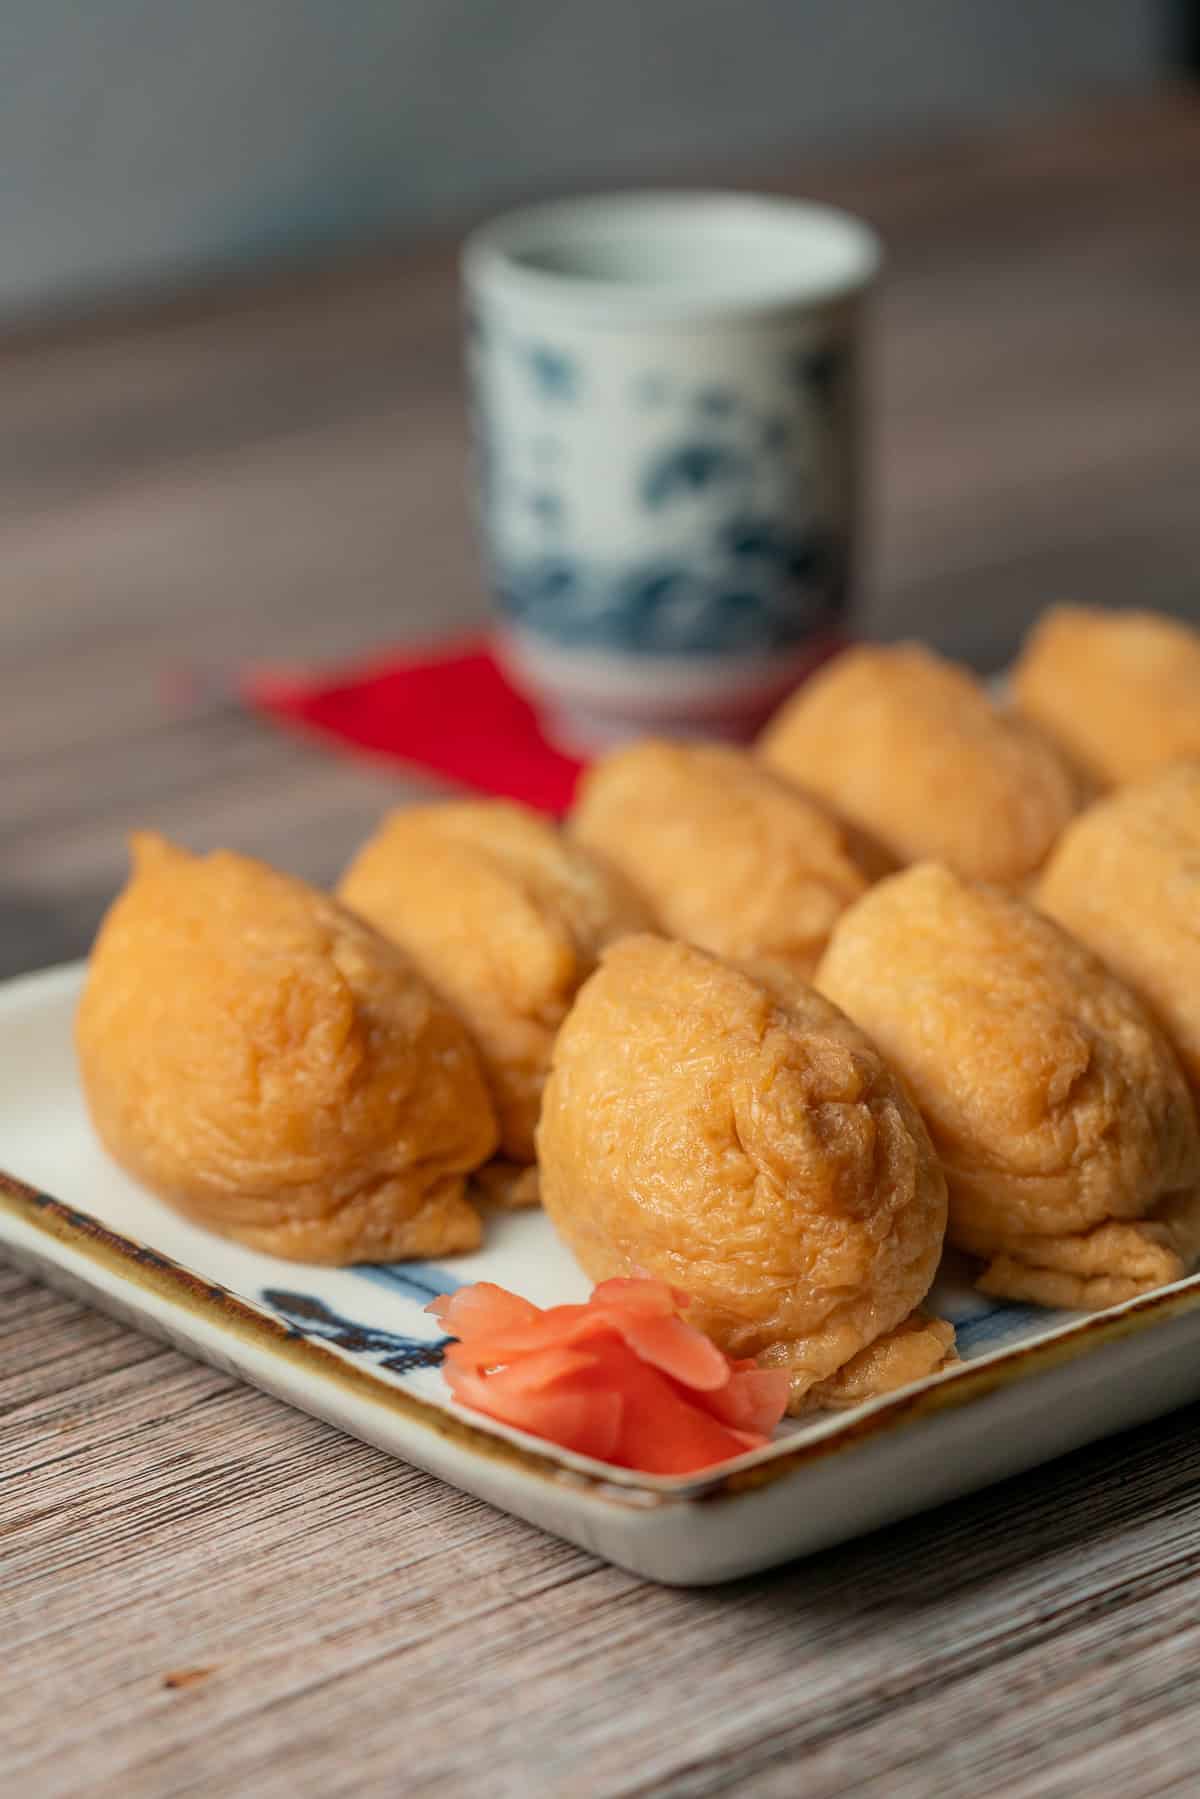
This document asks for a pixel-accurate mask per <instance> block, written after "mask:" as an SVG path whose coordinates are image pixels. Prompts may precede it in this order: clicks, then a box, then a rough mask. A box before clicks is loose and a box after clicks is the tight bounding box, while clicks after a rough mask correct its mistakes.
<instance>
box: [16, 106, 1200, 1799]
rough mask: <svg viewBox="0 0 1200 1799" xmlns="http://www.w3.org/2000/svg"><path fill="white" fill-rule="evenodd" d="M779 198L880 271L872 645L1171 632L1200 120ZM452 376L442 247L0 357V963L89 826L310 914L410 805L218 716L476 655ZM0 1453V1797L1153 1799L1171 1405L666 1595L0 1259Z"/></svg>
mask: <svg viewBox="0 0 1200 1799" xmlns="http://www.w3.org/2000/svg"><path fill="white" fill-rule="evenodd" d="M767 183H768V184H769V185H774V186H776V187H778V188H780V189H791V188H796V189H803V190H805V191H808V192H811V193H815V194H818V195H820V196H822V197H826V198H830V199H834V200H838V201H840V202H842V203H845V204H848V205H851V206H854V207H856V208H858V209H859V210H861V211H863V212H865V213H867V214H868V215H869V216H870V217H871V218H872V219H873V220H874V221H875V222H876V223H877V224H878V225H879V226H880V227H881V229H882V230H883V231H884V233H885V235H886V236H887V238H888V240H889V242H890V244H891V246H892V252H893V270H892V277H891V282H890V285H889V288H888V291H887V295H886V298H885V300H884V302H883V305H882V309H881V316H880V320H879V334H878V337H879V341H878V361H879V371H880V378H881V395H880V397H881V410H880V418H879V438H880V446H879V447H880V460H881V491H880V496H879V530H878V538H877V556H876V572H875V578H874V582H873V585H872V591H871V596H870V600H869V604H868V606H867V610H866V619H867V623H868V624H869V625H870V626H871V627H872V628H874V629H876V630H879V631H881V632H883V633H885V634H890V635H899V634H903V633H907V632H914V631H919V632H922V633H926V634H928V635H930V636H932V637H933V638H934V639H935V640H937V641H939V642H940V643H941V644H943V646H945V647H946V648H948V649H950V650H952V651H955V652H958V653H963V654H968V655H970V656H971V657H973V658H974V659H975V660H976V661H977V662H979V663H980V664H981V665H984V666H986V665H992V664H995V663H997V662H998V661H1000V660H1002V659H1003V658H1004V657H1005V656H1007V655H1008V654H1009V653H1010V651H1011V648H1012V645H1013V642H1014V641H1015V638H1016V636H1017V634H1018V633H1019V631H1020V629H1021V628H1022V626H1023V625H1024V624H1025V622H1026V621H1027V619H1028V617H1029V616H1030V615H1031V614H1032V613H1033V612H1034V611H1036V609H1037V608H1038V607H1039V606H1040V605H1041V604H1042V603H1043V602H1044V601H1045V600H1046V599H1048V598H1051V597H1054V596H1055V595H1056V594H1068V593H1069V594H1071V595H1074V596H1076V597H1079V598H1084V599H1099V600H1108V601H1112V602H1121V601H1132V600H1136V601H1141V602H1146V603H1156V604H1162V605H1168V606H1174V607H1176V608H1178V609H1180V610H1185V611H1186V610H1189V609H1190V610H1192V611H1193V613H1195V612H1197V611H1200V586H1198V584H1197V569H1198V568H1200V505H1198V504H1197V499H1196V494H1197V485H1196V483H1197V473H1198V469H1200V405H1198V403H1197V402H1198V400H1200V356H1198V355H1197V348H1198V342H1200V326H1198V324H1197V320H1198V319H1200V232H1198V231H1197V230H1196V225H1197V216H1198V215H1197V200H1196V195H1197V193H1198V192H1200V114H1198V113H1197V111H1196V109H1195V107H1194V106H1193V105H1191V104H1190V103H1189V102H1187V101H1186V100H1183V99H1179V100H1171V99H1167V100H1164V101H1163V102H1162V103H1161V104H1159V105H1156V106H1153V107H1139V108H1137V109H1134V110H1107V111H1104V112H1100V113H1095V114H1091V115H1088V116H1085V117H1082V118H1079V119H1076V120H1071V121H1067V122H1065V123H1064V122H1061V121H1060V122H1052V123H1048V124H1046V125H1045V126H1039V127H1037V128H1036V129H1030V130H1027V131H1025V132H1022V133H1020V134H1017V135H1009V136H1003V137H999V138H995V137H993V138H972V137H964V138H963V139H962V140H961V141H958V142H955V143H952V144H943V145H941V146H933V147H930V148H928V149H924V150H920V151H912V152H908V153H905V154H903V155H898V156H893V157H890V158H882V157H881V158H878V159H874V158H872V159H870V160H868V161H865V162H862V163H858V164H855V165H851V166H843V165H837V164H822V163H810V164H809V165H807V166H806V167H803V168H800V169H793V170H790V171H789V172H788V175H787V177H786V179H784V178H781V177H778V175H777V174H776V175H772V174H771V173H770V172H769V173H768V177H767ZM456 335H457V320H456V311H455V305H454V297H453V278H452V269H451V263H450V260H449V259H448V258H447V257H445V256H441V255H438V254H433V253H431V254H430V255H428V256H427V257H424V258H421V259H413V260H405V261H399V260H396V261H390V260H387V259H381V260H380V261H378V262H377V263H375V264H373V265H371V266H361V267H358V268H355V269H352V270H347V271H333V272H331V273H329V274H328V275H326V276H323V277H320V278H316V277H314V278H313V279H311V280H310V281H307V282H303V283H296V284H294V285H292V286H283V287H280V286H273V287H269V288H264V289H261V290H258V291H255V292H243V293H240V294H235V295H229V296H223V297H221V296H217V297H213V298H207V299H202V300H198V301H194V302H191V303H188V304H185V305H177V306H173V307H168V308H163V309H160V310H158V311H156V312H154V313H152V314H147V315H144V316H141V317H138V316H131V317H128V318H126V319H124V320H120V321H108V322H106V323H104V324H100V325H95V326H92V327H88V328H86V329H84V328H80V329H77V330H75V331H70V332H53V333H51V332H47V333H44V334H42V335H41V336H30V337H27V338H25V339H22V340H21V341H13V342H12V343H10V344H9V345H8V346H7V347H6V348H4V349H2V350H0V382H2V387H3V393H4V400H5V425H6V428H5V431H4V433H3V442H2V443H0V670H2V671H3V708H2V710H0V967H2V968H3V971H4V972H12V971H14V970H16V969H18V968H22V967H29V966H35V965H37V964H39V963H44V962H49V961H51V960H54V959H57V958H58V957H60V956H63V955H67V954H72V953H75V952H77V951H79V950H80V949H81V948H82V947H84V945H85V943H86V941H87V938H88V936H89V934H90V932H91V930H92V928H93V926H94V923H95V920H96V918H97V916H98V914H99V911H100V909H101V907H102V905H103V904H104V902H105V901H106V899H107V897H108V896H109V894H110V892H111V890H112V888H113V886H114V884H115V883H116V881H117V880H118V878H119V875H120V871H121V866H122V860H123V849H122V842H121V839H122V834H123V832H124V830H125V829H126V828H127V827H129V826H130V825H133V824H142V823H151V824H156V825H158V826H160V827H162V828H165V829H168V830H170V831H172V832H174V833H175V834H177V835H178V836H179V837H181V838H182V839H184V840H185V841H188V842H190V843H192V844H194V845H196V846H198V847H199V846H204V845H207V844H212V843H216V842H220V841H228V842H231V843H234V844H236V845H239V846H241V847H243V848H248V849H255V850H257V851H259V852H260V853H262V854H264V855H266V856H268V857H270V858H273V859H275V860H277V861H279V862H280V863H282V864H283V865H285V866H287V867H291V868H294V869H296V870H297V871H299V872H302V873H306V874H309V875H312V876H314V877H317V878H327V877H329V876H331V875H332V874H334V873H335V871H336V870H337V868H338V867H339V866H340V864H341V863H342V862H343V861H344V859H345V857H346V855H347V853H348V852H349V850H350V849H351V847H352V846H353V845H354V843H355V842H356V841H357V839H358V838H359V837H360V836H361V835H363V834H364V833H365V832H366V830H367V829H368V828H369V826H370V824H371V823H372V821H373V819H374V817H375V815H376V814H377V812H378V811H379V809H380V808H381V806H383V805H384V804H386V803H388V802H389V801H390V800H392V799H393V798H394V797H395V796H396V794H397V793H403V792H405V791H411V790H412V783H410V782H405V781H402V780H399V779H398V778H397V777H396V776H394V775H392V774H390V773H387V772H384V771H381V770H378V769H374V768H368V767H366V766H365V765H362V764H358V763H354V762H351V761H345V760H339V759H337V758H335V757H332V756H328V755H324V754H321V753H319V752H317V751H316V750H314V749H312V748H311V747H309V746H307V745H304V744H301V743H300V742H298V741H296V740H293V739H290V738H288V737H286V736H283V735H281V734H276V733H275V732H273V731H271V730H270V729H268V728H266V727H264V726H261V725H259V724H258V723H257V722H256V721H254V720H253V719H251V718H248V717H247V716H246V715H245V714H244V713H243V712H241V711H240V710H239V709H238V708H237V706H236V705H235V704H234V703H233V700H232V698H231V694H230V686H229V678H230V671H231V670H232V669H233V668H234V667H235V666H237V665H238V664H239V663H240V662H242V661H243V660H245V659H246V658H252V657H261V658H267V659H270V660H272V661H296V660H307V659H310V658H311V659H315V658H324V657H334V656H347V655H354V654H358V653H361V652H363V651H365V650H367V649H369V648H370V647H371V646H372V645H373V644H374V643H376V642H377V641H379V640H385V639H404V638H409V639H411V638H416V637H419V636H420V635H422V634H425V633H428V632H429V631H431V630H443V629H446V628H449V627H452V626H455V625H464V626H466V625H470V624H473V623H475V622H477V621H478V620H479V618H480V617H481V616H482V614H483V606H484V600H483V596H482V594H481V592H480V588H479V583H478V579H477V576H476V572H475V566H474V560H473V555H472V552H471V548H470V543H469V538H468V535H467V530H466V511H465V502H464V495H463V466H462V465H463V436H462V428H461V423H460V408H459V396H458V392H457V373H456V366H457V365H456ZM167 677H171V679H167ZM183 677H186V679H185V678H183ZM0 1159H2V1146H0ZM0 1418H2V1423H0V1618H2V1621H3V1629H4V1639H5V1657H4V1670H5V1672H4V1678H3V1679H2V1680H0V1789H2V1790H4V1791H5V1792H6V1793H7V1792H8V1791H10V1790H11V1791H12V1792H13V1793H14V1794H21V1795H22V1796H24V1795H31V1796H35V1799H43V1796H45V1799H59V1796H62V1799H66V1796H67V1795H75V1794H79V1793H83V1792H86V1793H88V1794H94V1795H102V1796H105V1799H107V1796H111V1799H143V1796H144V1799H160V1796H165V1795H204V1796H205V1799H223V1796H225V1795H230V1796H238V1799H241V1796H243V1795H254V1796H257V1795H264V1796H266V1799H274V1796H276V1795H278V1796H279V1799H283V1796H284V1795H287V1799H297V1796H299V1799H306V1796H307V1795H313V1796H314V1799H315V1795H318V1794H320V1795H322V1799H324V1796H326V1795H329V1796H339V1795H354V1796H358V1795H364V1794H375V1793H378V1794H386V1795H394V1794H406V1795H407V1794H416V1795H422V1794H430V1795H433V1794H434V1793H436V1794H438V1795H439V1799H448V1796H451V1795H459V1794H465V1795H476V1794H481V1795H488V1799H491V1796H493V1795H496V1796H499V1799H508V1796H510V1795H511V1796H512V1799H541V1796H542V1795H547V1796H550V1795H554V1796H557V1795H566V1796H568V1799H576V1796H578V1799H593V1796H594V1795H613V1796H614V1799H615V1796H617V1795H621V1796H623V1799H625V1796H629V1799H632V1796H633V1795H650V1794H654V1795H669V1796H671V1799H685V1796H686V1799H700V1796H702V1795H704V1796H707V1795H717V1794H726V1793H753V1794H762V1795H768V1796H775V1795H779V1796H780V1799H784V1796H787V1799H793V1796H795V1795H798V1794H803V1795H805V1796H806V1799H807V1796H808V1795H812V1796H813V1799H826V1796H828V1799H834V1796H835V1795H842V1794H851V1793H853V1794H856V1795H859V1794H861V1795H869V1796H871V1799H941V1796H942V1795H945V1796H946V1799H951V1796H954V1799H957V1796H959V1795H961V1794H963V1793H967V1792H969V1793H971V1794H972V1795H981V1796H982V1795H992V1794H995V1795H1000V1794H1004V1795H1016V1796H1018V1799H1020V1796H1024V1795H1028V1796H1029V1799H1033V1796H1034V1795H1037V1796H1038V1799H1059V1796H1061V1799H1068V1796H1069V1795H1070V1796H1072V1799H1073V1796H1074V1795H1077V1794H1079V1793H1083V1792H1089V1793H1107V1792H1109V1791H1113V1792H1118V1791H1119V1792H1121V1793H1122V1794H1123V1795H1128V1796H1129V1799H1151V1796H1152V1795H1157V1794H1166V1793H1181V1792H1187V1791H1189V1790H1194V1786H1195V1774H1194V1769H1195V1765H1196V1762H1197V1759H1198V1758H1200V1706H1198V1705H1197V1700H1198V1699H1200V1653H1198V1651H1200V1622H1197V1620H1198V1619H1200V1500H1198V1499H1197V1497H1196V1487H1197V1478H1198V1476H1200V1436H1198V1434H1197V1422H1198V1420H1197V1416H1196V1414H1195V1413H1183V1414H1180V1415H1178V1416H1176V1417H1175V1418H1173V1419H1171V1420H1168V1421H1166V1422H1163V1423H1161V1424H1158V1425H1155V1426H1152V1427H1148V1428H1146V1429H1144V1430H1141V1431H1138V1432H1136V1433H1133V1434H1132V1435H1128V1436H1125V1437H1123V1438H1121V1439H1119V1440H1117V1441H1114V1442H1112V1443H1108V1444H1102V1445H1100V1446H1098V1447H1097V1448H1095V1449H1092V1450H1089V1451H1085V1452H1083V1453H1081V1454H1078V1455H1075V1456H1072V1457H1070V1458H1069V1459H1067V1460H1065V1461H1064V1462H1062V1463H1059V1464H1057V1465H1056V1466H1054V1467H1052V1468H1050V1469H1046V1470H1043V1471H1041V1472H1039V1473H1036V1474H1033V1475H1028V1476H1023V1477H1021V1478H1020V1479H1019V1480H1014V1481H1011V1482H1009V1483H1007V1484H1006V1485H1004V1486H1001V1487H997V1488H995V1489H994V1490H992V1491H991V1492H989V1493H986V1494H984V1495H981V1496H979V1497H977V1498H975V1499H973V1500H968V1501H963V1502H959V1503H958V1504H956V1505H955V1506H954V1507H952V1508H948V1509H946V1510H944V1511H942V1512H938V1513H935V1514H932V1515H931V1516H929V1517H926V1518H923V1519H918V1520H916V1521H914V1522H912V1523H910V1524H907V1525H904V1526H901V1527H899V1528H896V1529H892V1530H889V1531H887V1532H885V1533H881V1534H880V1535H879V1536H877V1537H873V1538H870V1539H866V1540H864V1541H862V1542H860V1543H857V1544H852V1545H849V1546H847V1547H846V1548H844V1549H841V1550H839V1551H837V1552H836V1553H834V1554H831V1555H827V1556H825V1557H822V1558H820V1559H819V1560H817V1561H814V1562H810V1563H806V1564H802V1565H798V1566H796V1567H794V1568H792V1569H789V1570H785V1571H783V1572H781V1573H779V1574H777V1575H775V1576H768V1577H763V1578H760V1579H756V1580H753V1581H747V1582H744V1583H741V1584H740V1585H738V1586H735V1587H731V1588H725V1589H721V1590H717V1591H713V1592H707V1593H690V1594H689V1593H679V1592H671V1591H667V1590H664V1589H656V1588H653V1587H649V1586H646V1585H644V1584H642V1583H640V1582H639V1581H637V1580H636V1579H635V1578H634V1577H632V1576H630V1575H627V1574H624V1573H621V1572H619V1571H617V1570H614V1569H611V1568H607V1567H604V1566H602V1565H600V1564H598V1563H596V1562H595V1561H593V1560H592V1559H591V1558H589V1557H588V1556H587V1555H585V1554H583V1553H582V1552H580V1551H578V1550H575V1549H573V1548H570V1547H567V1546H565V1545H563V1544H559V1543H557V1542H554V1541H553V1540H551V1539H550V1538H547V1537H544V1536H542V1535H540V1534H539V1533H538V1532H536V1531H534V1530H532V1529H530V1528H528V1527H526V1526H524V1525H522V1524H519V1523H516V1522H514V1521H512V1520H509V1519H506V1518H504V1517H502V1516H500V1515H498V1514H496V1513H494V1512H492V1511H490V1510H489V1509H488V1508H487V1507H486V1506H483V1505H481V1504H480V1503H478V1502H476V1501H475V1500H472V1499H468V1498H464V1497H463V1496H461V1495H459V1494H456V1493H454V1492H452V1491H450V1490H449V1489H447V1488H445V1487H443V1486H440V1485H439V1484H438V1483H437V1482H435V1481H433V1480H431V1479H429V1478H428V1477H426V1476H425V1475H423V1474H420V1473H417V1472H415V1471H414V1470H411V1469H408V1468H405V1467H403V1466H402V1465H400V1464H397V1463H395V1462H392V1461H389V1460H387V1459H386V1458H385V1457H383V1456H381V1455H379V1454H378V1453H376V1452H375V1451H373V1450H370V1449H367V1448H365V1447H362V1446H361V1445H358V1444H354V1443H351V1442H349V1441H347V1440H346V1439H344V1438H342V1437H340V1436H338V1435H337V1434H336V1433H334V1432H332V1431H330V1430H327V1429H325V1428H324V1427H322V1426H321V1425H319V1424H317V1423H316V1422H314V1421H313V1420H311V1419H308V1418H304V1417H301V1416H300V1415H298V1414H296V1413H292V1412H290V1411H288V1410H287V1409H285V1408H284V1407H282V1406H280V1405H277V1404H274V1403H272V1402H271V1401H269V1400H267V1399H266V1398H264V1397H262V1396H261V1395H258V1394H255V1393H252V1392H250V1391H248V1390H247V1389H244V1388H242V1387H240V1386H237V1385H235V1384H234V1383H233V1382H231V1381H230V1380H228V1379H227V1378H226V1377H224V1376H222V1375H221V1374H219V1373H216V1372H214V1371H213V1370H211V1369H206V1368H200V1367H197V1366H193V1365H192V1364H190V1363H188V1362H187V1361H185V1360H183V1359H182V1358H181V1357H179V1356H178V1355H176V1354H175V1353H174V1352H172V1351H170V1350H168V1349H165V1348H163V1347H161V1346H159V1345H157V1344H154V1343H151V1342H149V1341H147V1340H145V1339H142V1338H140V1337H138V1336H136V1335H134V1334H132V1333H131V1332H129V1331H127V1330H125V1329H123V1328H121V1327H120V1326H118V1325H116V1324H113V1323H110V1322H109V1321H107V1320H106V1319H103V1318H101V1317H99V1316H97V1315H95V1314H93V1313H91V1312H88V1311H86V1310H84V1309H82V1308H81V1307H79V1306H77V1305H75V1304H73V1303H71V1302H70V1301H68V1300H66V1299H64V1298H61V1297H59V1296H57V1295H53V1294H50V1293H49V1292H47V1291H45V1290H43V1289H41V1288H40V1287H38V1286H36V1285H34V1284H31V1283H30V1282H28V1281H27V1280H25V1279H24V1278H23V1277H22V1276H19V1275H18V1274H16V1273H14V1272H11V1271H8V1270H4V1269H2V1268H0ZM189 1670H203V1671H205V1672H204V1677H203V1678H197V1679H193V1680H189V1681H185V1682H183V1683H182V1684H178V1685H175V1686H171V1685H169V1684H166V1682H167V1677H168V1676H172V1675H178V1674H180V1673H181V1672H184V1673H186V1672H187V1671H189Z"/></svg>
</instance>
